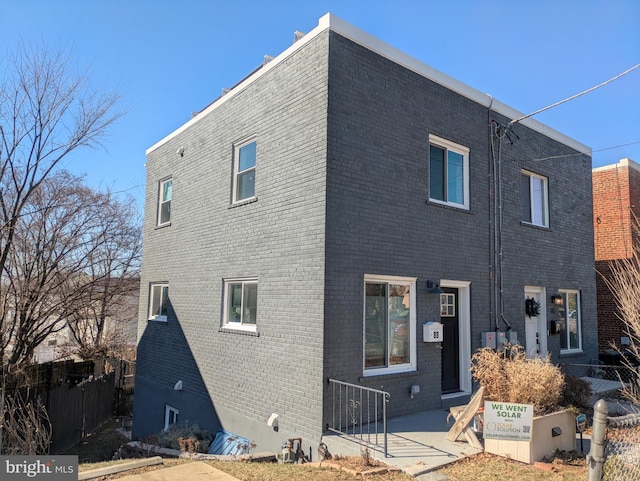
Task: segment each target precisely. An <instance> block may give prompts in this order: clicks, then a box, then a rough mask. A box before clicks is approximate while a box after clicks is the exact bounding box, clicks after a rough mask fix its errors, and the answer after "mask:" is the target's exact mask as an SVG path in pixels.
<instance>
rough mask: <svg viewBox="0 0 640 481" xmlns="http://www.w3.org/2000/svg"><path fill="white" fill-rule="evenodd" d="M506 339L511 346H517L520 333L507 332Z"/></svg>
mask: <svg viewBox="0 0 640 481" xmlns="http://www.w3.org/2000/svg"><path fill="white" fill-rule="evenodd" d="M506 338H507V341H508V342H509V344H511V345H515V344H518V333H517V331H507V332H506Z"/></svg>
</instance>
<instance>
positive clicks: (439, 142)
mask: <svg viewBox="0 0 640 481" xmlns="http://www.w3.org/2000/svg"><path fill="white" fill-rule="evenodd" d="M431 144H433V145H435V146H437V147H441V148H443V149H446V150H451V151H453V152H456V153H458V154H460V155H462V159H463V166H462V172H463V174H462V175H463V176H464V179H463V184H462V185H463V193H462V195H463V197H464V202H463V203H462V204H458V203H457V202H449V201H444V200H440V199H434V198H432V197H431V192H429V202H433V203H435V204H442V205H448V206H451V207H457V208H458V209H465V210H469V152H470V150H469V148H468V147H465V146H463V145H460V144H456V143H454V142H451V141H450V140H446V139H443V138H442V137H438V136H436V135H433V134H429V145H431ZM429 162H431V159H429ZM430 169H431V167H430V164H429V170H430Z"/></svg>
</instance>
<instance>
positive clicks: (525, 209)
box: [520, 174, 531, 222]
mask: <svg viewBox="0 0 640 481" xmlns="http://www.w3.org/2000/svg"><path fill="white" fill-rule="evenodd" d="M530 188H531V180H530V177H529V176H528V175H526V174H522V177H520V203H521V204H522V220H523V221H524V222H531V191H530Z"/></svg>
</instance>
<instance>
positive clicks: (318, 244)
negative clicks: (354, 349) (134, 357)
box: [134, 35, 328, 450]
mask: <svg viewBox="0 0 640 481" xmlns="http://www.w3.org/2000/svg"><path fill="white" fill-rule="evenodd" d="M327 43H328V38H327V36H326V35H325V36H321V37H318V38H316V39H315V40H314V41H313V42H311V43H309V44H308V45H307V46H305V47H304V48H303V49H301V50H299V51H297V52H296V53H295V54H294V55H292V56H291V57H290V58H288V59H287V60H286V61H284V62H283V63H281V64H279V65H276V66H275V68H272V69H271V70H270V71H269V72H267V73H266V74H265V75H264V76H262V77H261V78H260V79H259V80H258V81H257V82H254V83H253V84H251V85H250V86H249V87H247V88H246V89H245V90H244V91H242V92H241V93H239V94H236V95H235V96H234V97H233V98H230V99H228V100H227V101H226V102H225V103H223V104H222V105H220V106H219V107H218V108H216V109H214V110H213V111H212V112H211V113H209V114H207V115H206V116H203V118H201V119H200V120H199V121H198V122H196V123H195V124H193V125H191V126H190V127H188V128H187V129H185V130H184V131H183V132H181V133H180V134H178V135H177V136H176V137H174V138H172V139H171V140H170V141H168V142H167V143H165V144H163V145H161V146H160V147H158V148H157V149H156V150H154V151H152V152H150V153H149V155H148V160H147V185H148V188H147V196H146V205H145V207H146V217H145V233H144V235H145V239H144V258H143V272H142V298H143V301H141V305H140V312H139V317H140V323H139V333H138V335H139V340H140V347H139V358H138V359H139V361H138V372H139V375H140V376H141V377H143V378H147V379H153V382H154V383H155V391H154V393H153V394H148V393H149V391H150V390H151V389H152V387H151V386H152V385H153V383H148V385H147V394H141V395H140V396H136V404H135V415H134V419H135V421H134V424H135V433H134V434H136V435H146V434H148V433H149V432H152V431H153V430H158V429H159V428H161V427H162V426H161V425H160V424H158V422H157V419H158V417H157V413H158V412H160V411H161V410H163V409H164V408H163V403H164V402H165V401H164V400H163V398H164V396H165V392H163V389H166V388H167V387H173V385H174V383H175V382H176V381H177V380H178V379H182V380H183V385H184V391H183V393H182V394H183V398H182V401H181V402H179V403H178V404H179V405H178V406H175V407H176V408H178V409H180V418H181V419H183V420H184V419H187V418H186V417H184V416H182V412H183V410H185V412H186V413H187V415H188V416H189V418H188V419H190V420H192V421H197V420H198V418H205V419H204V420H205V421H206V422H209V423H211V421H210V420H209V419H206V416H204V415H203V414H201V413H198V412H194V409H191V408H190V407H189V406H191V405H192V403H193V402H194V400H198V402H199V401H202V400H208V399H210V400H211V401H210V402H211V403H212V405H213V408H214V409H215V412H216V415H217V418H218V420H219V423H220V424H221V425H222V426H224V427H225V429H228V430H230V431H232V432H235V433H236V434H239V435H243V436H247V437H250V438H251V439H253V440H255V441H256V442H257V444H258V448H257V449H259V450H275V449H276V448H277V447H279V446H276V445H274V442H275V440H280V441H281V438H283V437H286V436H287V435H289V436H291V435H302V436H303V437H305V438H308V437H309V436H310V435H311V433H314V434H315V435H316V437H317V438H319V436H320V430H321V416H322V413H321V409H319V406H321V403H322V382H323V379H322V346H323V331H322V323H323V302H324V299H323V285H324V229H325V188H324V183H325V178H326V174H325V171H326V162H325V158H326V111H327V72H328V70H327ZM201 115H204V114H201ZM248 136H255V139H256V140H257V161H256V196H257V199H258V200H257V202H253V203H249V204H246V205H240V206H237V207H232V206H231V185H232V183H231V179H232V168H233V164H232V157H233V145H234V142H237V141H238V140H240V139H243V138H246V137H248ZM181 147H184V156H183V157H180V156H179V155H177V154H176V151H177V150H178V149H179V148H181ZM166 176H172V178H173V198H172V204H171V208H172V213H171V225H170V226H168V227H163V228H156V227H155V212H156V210H157V199H158V193H157V186H158V181H159V180H160V179H162V178H165V177H166ZM240 276H257V277H258V279H259V280H258V306H257V313H258V314H257V335H255V334H254V335H248V334H247V333H241V332H230V331H228V330H224V331H223V330H221V329H220V326H221V319H222V313H221V312H222V308H223V306H222V302H223V301H222V298H223V279H224V278H228V277H240ZM154 281H168V282H169V284H170V287H169V296H170V301H171V312H170V314H169V316H168V322H167V323H166V324H162V323H157V322H147V321H146V316H147V302H148V285H149V283H150V282H154ZM193 368H195V369H193ZM174 402H178V401H175V400H174ZM150 411H152V412H153V416H154V419H156V423H155V425H154V426H151V423H147V422H145V421H143V420H142V419H144V418H146V417H148V416H150V414H148V413H149V412H150ZM273 412H275V413H278V414H279V416H280V433H279V434H277V433H273V431H271V430H270V429H268V428H267V427H266V424H265V423H266V421H267V419H268V418H269V416H270V415H271V413H273ZM139 419H140V421H139ZM138 423H140V424H138Z"/></svg>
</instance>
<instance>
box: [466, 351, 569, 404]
mask: <svg viewBox="0 0 640 481" xmlns="http://www.w3.org/2000/svg"><path fill="white" fill-rule="evenodd" d="M471 372H472V374H473V378H474V379H475V380H476V381H477V382H479V383H480V385H481V386H484V388H485V396H486V398H487V399H489V400H493V401H502V402H510V403H520V404H532V405H533V407H534V413H535V415H536V416H540V415H543V414H547V413H550V412H553V411H554V410H556V408H557V406H558V403H559V401H560V400H561V398H562V389H563V386H564V375H563V374H562V371H560V368H558V367H557V366H556V365H554V364H552V363H551V361H550V359H549V357H547V358H545V359H527V358H526V353H525V351H524V348H523V347H522V346H520V345H514V346H507V348H506V349H504V350H503V351H498V352H496V351H494V350H493V349H490V348H484V349H479V350H478V351H476V353H475V354H474V355H473V357H472V358H471Z"/></svg>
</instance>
